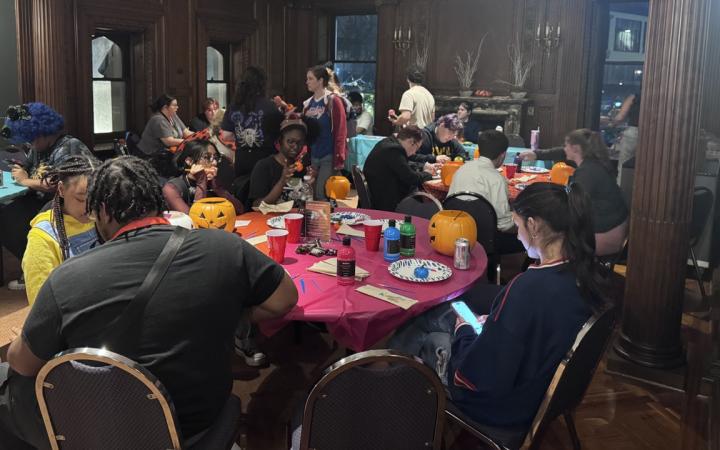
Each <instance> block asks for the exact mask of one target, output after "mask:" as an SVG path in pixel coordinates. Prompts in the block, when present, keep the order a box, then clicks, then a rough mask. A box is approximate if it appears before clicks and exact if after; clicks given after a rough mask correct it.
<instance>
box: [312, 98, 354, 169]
mask: <svg viewBox="0 0 720 450" xmlns="http://www.w3.org/2000/svg"><path fill="white" fill-rule="evenodd" d="M311 99H312V97H310V98H308V99H307V100H305V101H304V102H303V115H304V114H305V111H306V110H307V108H308V105H309V104H310V100H311ZM325 106H326V107H327V108H328V114H330V124H331V127H332V128H331V130H330V132H331V133H332V138H333V144H334V145H333V148H334V151H333V169H335V170H341V169H342V168H343V167H345V158H346V157H347V115H346V112H345V104H344V102H343V99H342V98H340V96H339V95H336V94H332V93H330V92H329V91H327V93H326V95H325Z"/></svg>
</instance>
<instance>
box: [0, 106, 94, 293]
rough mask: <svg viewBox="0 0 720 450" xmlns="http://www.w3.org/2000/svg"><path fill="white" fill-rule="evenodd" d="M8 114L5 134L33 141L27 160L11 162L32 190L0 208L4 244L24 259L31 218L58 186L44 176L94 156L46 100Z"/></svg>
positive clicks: (17, 283) (15, 286)
mask: <svg viewBox="0 0 720 450" xmlns="http://www.w3.org/2000/svg"><path fill="white" fill-rule="evenodd" d="M6 116H7V118H6V119H5V125H4V126H3V128H2V136H3V137H5V138H6V139H9V140H10V141H12V142H14V143H17V144H20V143H29V144H30V145H31V148H30V152H29V153H28V155H27V159H26V161H24V162H23V163H22V164H15V163H12V164H10V169H11V170H10V174H11V176H12V178H13V179H14V180H15V182H16V183H17V184H20V185H22V186H25V187H26V188H28V189H29V191H28V192H27V193H26V194H25V195H23V196H21V197H18V198H16V199H14V200H13V201H12V202H10V203H9V204H7V205H5V206H2V209H1V211H0V235H2V241H3V246H4V247H5V248H7V249H8V250H9V251H10V253H12V254H13V255H14V256H15V257H16V258H18V259H19V260H22V259H23V254H24V252H25V248H26V247H27V236H28V232H29V231H30V220H31V219H32V218H33V217H35V215H36V214H37V213H38V212H39V211H40V209H41V208H42V207H43V206H44V205H45V204H46V203H48V202H49V201H50V200H51V199H52V196H53V194H54V192H55V189H56V187H55V186H53V185H50V184H48V183H47V181H45V180H44V175H45V173H47V171H48V169H49V168H50V167H53V166H57V165H58V164H60V163H62V162H63V161H65V160H66V159H67V158H69V157H71V156H85V157H87V158H92V157H93V156H92V153H90V150H88V148H87V146H85V144H83V143H82V142H81V141H80V140H79V139H77V138H75V137H73V136H70V135H69V134H66V133H64V132H63V129H64V127H65V119H64V118H63V116H61V115H60V114H59V113H58V112H57V111H55V110H54V109H52V108H51V107H49V106H48V105H46V104H44V103H39V102H34V103H25V104H22V105H17V106H11V107H9V108H8V110H7V113H6ZM17 162H20V161H17ZM8 288H9V289H12V290H23V289H25V282H24V279H23V278H22V277H20V279H18V280H12V281H10V282H9V283H8Z"/></svg>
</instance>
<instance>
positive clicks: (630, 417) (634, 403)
mask: <svg viewBox="0 0 720 450" xmlns="http://www.w3.org/2000/svg"><path fill="white" fill-rule="evenodd" d="M5 255H7V252H5ZM6 263H7V266H6V273H7V274H8V275H11V276H12V275H17V273H18V272H19V267H18V264H17V261H15V260H13V259H12V258H8V257H7V256H6ZM10 279H11V278H10ZM6 281H7V278H6ZM689 285H690V283H689ZM25 306H26V300H25V296H24V293H23V292H20V293H18V292H12V291H9V290H8V289H7V288H6V287H0V337H1V336H2V335H4V334H9V335H12V334H15V333H13V331H17V330H10V329H9V328H10V327H15V326H17V325H18V324H16V323H15V322H16V321H14V320H13V317H15V316H16V315H17V314H18V311H21V310H22V309H23V308H24V307H25ZM684 323H685V327H686V328H687V327H688V324H691V326H692V323H694V322H693V321H692V320H684ZM260 344H261V346H262V348H263V349H264V351H265V352H266V353H267V354H268V357H269V358H270V363H271V364H270V366H269V367H267V368H263V369H261V370H257V369H254V368H250V367H248V366H246V365H245V364H244V363H243V362H241V361H240V360H239V359H238V360H236V363H235V365H234V375H235V379H236V381H235V383H234V388H233V391H234V393H235V394H236V395H238V396H239V397H240V398H241V399H242V403H243V411H244V412H245V413H246V414H247V418H246V422H247V425H246V426H245V427H244V429H245V432H244V433H243V435H242V436H241V437H240V439H239V443H240V444H241V446H242V447H243V448H247V449H251V450H254V449H257V450H274V449H278V450H279V449H285V448H287V446H286V424H287V423H288V422H289V419H290V417H291V415H292V413H293V411H294V410H295V408H296V407H297V406H298V404H299V403H300V402H301V401H302V400H303V398H304V396H305V394H306V393H307V390H308V389H309V388H310V387H311V386H312V384H313V382H314V381H315V380H317V379H318V377H319V375H320V373H321V371H322V369H323V368H324V367H326V366H327V365H328V364H330V363H331V362H334V361H336V360H337V359H339V358H341V357H342V356H343V355H344V354H345V353H344V349H342V348H334V346H333V343H332V341H331V340H330V339H329V338H328V337H327V336H326V335H323V334H320V333H318V332H316V331H315V330H312V329H310V328H309V327H307V326H304V327H303V328H302V340H301V343H300V344H297V343H295V342H294V334H293V330H292V327H288V328H286V329H284V330H282V331H281V332H280V333H278V334H277V335H276V336H274V337H273V338H272V339H270V340H264V341H261V342H260ZM683 404H684V395H683V394H682V393H680V392H677V391H672V390H669V389H664V388H658V387H651V386H648V385H643V384H641V383H637V382H633V381H630V380H627V379H623V378H620V377H617V376H613V375H609V374H607V373H606V372H605V371H604V363H603V366H601V368H600V370H598V372H597V374H596V376H595V378H594V380H593V383H592V385H591V386H590V389H589V391H588V393H587V395H586V396H585V399H584V401H583V403H582V405H581V406H580V407H579V409H578V411H577V413H576V426H577V429H578V434H579V436H580V439H581V441H582V444H583V448H584V449H586V450H595V449H597V450H625V449H627V450H630V449H643V450H664V449H668V450H671V449H679V448H681V436H682V435H683V432H685V433H688V430H690V431H689V432H690V433H696V434H697V435H698V441H697V442H699V443H696V444H693V446H691V447H687V446H686V447H684V449H685V450H687V449H694V448H697V449H702V448H705V447H704V444H703V443H704V441H703V437H704V435H703V433H704V429H703V427H702V426H699V427H698V426H697V425H696V424H690V423H685V425H686V426H685V427H684V426H683V425H684V424H683V419H682V417H683ZM701 416H702V413H701ZM696 421H697V418H696ZM701 421H702V420H701ZM694 429H697V431H692V430H694ZM474 448H476V444H475V443H474V442H472V440H468V439H466V438H461V439H460V440H459V441H458V442H456V444H455V445H453V446H452V447H449V449H450V450H452V449H458V450H471V449H474ZM477 448H480V447H477ZM542 448H543V449H547V450H550V449H559V450H562V449H571V448H572V445H571V442H570V440H569V437H568V435H567V429H566V428H565V424H564V422H563V421H562V419H558V420H557V421H556V422H555V423H553V425H552V426H551V429H550V431H549V433H548V434H547V435H546V437H545V440H544V443H543V446H542Z"/></svg>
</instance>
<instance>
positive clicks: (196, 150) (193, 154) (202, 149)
mask: <svg viewBox="0 0 720 450" xmlns="http://www.w3.org/2000/svg"><path fill="white" fill-rule="evenodd" d="M210 147H212V148H214V149H215V154H216V155H217V156H218V157H219V156H220V152H219V151H218V149H217V147H215V144H213V143H212V142H210V141H208V140H207V139H195V140H194V141H189V142H186V143H185V147H183V149H182V151H181V152H180V153H178V154H177V156H175V164H176V165H177V167H178V169H179V170H181V171H183V170H185V169H186V168H187V165H186V164H185V159H186V158H190V159H191V160H192V162H193V164H195V163H197V162H198V161H200V159H201V158H202V157H203V156H204V155H206V154H207V153H208V149H209V148H210Z"/></svg>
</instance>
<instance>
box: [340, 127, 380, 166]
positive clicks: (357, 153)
mask: <svg viewBox="0 0 720 450" xmlns="http://www.w3.org/2000/svg"><path fill="white" fill-rule="evenodd" d="M383 139H385V136H364V135H360V136H355V137H352V138H350V140H349V142H348V154H347V158H346V159H345V169H346V170H347V171H348V172H351V171H352V166H354V165H357V166H358V167H359V168H360V169H362V168H363V166H364V165H365V160H366V159H367V157H368V155H369V154H370V152H371V151H372V149H373V148H375V145H376V144H377V143H378V142H380V141H382V140H383Z"/></svg>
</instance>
